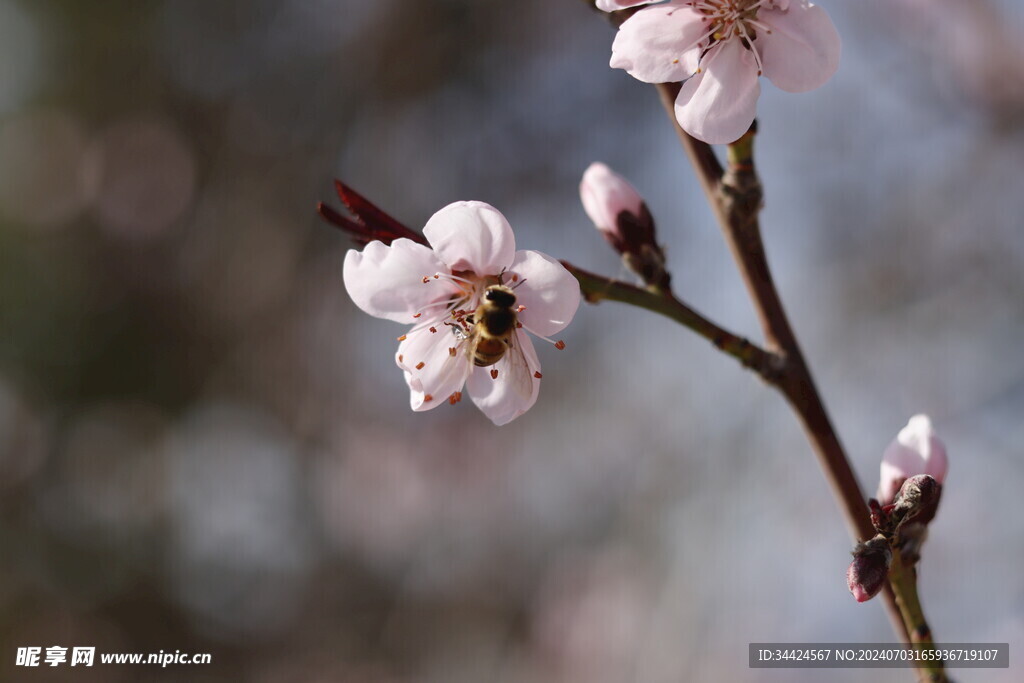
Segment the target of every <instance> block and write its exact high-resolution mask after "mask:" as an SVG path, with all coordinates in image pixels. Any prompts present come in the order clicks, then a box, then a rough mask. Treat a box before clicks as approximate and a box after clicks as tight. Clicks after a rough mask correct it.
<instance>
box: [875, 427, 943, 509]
mask: <svg viewBox="0 0 1024 683" xmlns="http://www.w3.org/2000/svg"><path fill="white" fill-rule="evenodd" d="M948 469H949V462H948V460H947V459H946V447H945V445H943V443H942V441H940V440H939V438H938V437H937V436H935V432H934V431H933V430H932V421H931V420H930V419H929V418H928V416H927V415H915V416H914V417H912V418H910V421H909V422H908V423H907V426H906V427H904V428H903V429H901V430H900V433H899V434H898V435H897V436H896V439H895V440H894V441H893V442H892V443H891V444H889V447H888V448H886V449H885V453H884V454H883V456H882V467H881V477H880V481H879V484H878V500H879V501H881V503H882V504H883V505H888V504H890V503H892V502H893V499H894V498H895V497H896V494H897V493H898V492H899V490H900V487H901V486H903V482H904V481H906V479H907V478H908V477H912V476H914V475H915V474H927V475H929V476H931V477H932V478H933V479H935V481H936V482H938V483H939V484H941V483H942V482H943V480H944V479H945V478H946V470H948Z"/></svg>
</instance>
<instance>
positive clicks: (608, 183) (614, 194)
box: [580, 161, 644, 239]
mask: <svg viewBox="0 0 1024 683" xmlns="http://www.w3.org/2000/svg"><path fill="white" fill-rule="evenodd" d="M580 199H581V200H582V201H583V209H584V210H585V211H586V212H587V215H588V216H590V220H592V221H593V222H594V225H596V226H597V227H598V229H599V230H601V231H602V232H606V233H612V235H614V236H616V237H619V238H620V239H621V235H619V228H618V225H619V214H621V213H622V212H623V211H625V212H627V213H629V214H632V215H633V216H636V217H639V216H640V214H641V213H642V208H641V207H642V206H643V203H644V200H643V199H642V198H641V197H640V193H639V192H637V191H636V188H634V187H633V186H632V185H630V184H629V181H628V180H626V179H625V178H623V177H622V176H620V175H619V174H618V173H616V172H615V171H613V170H612V169H610V168H608V166H606V165H605V164H602V163H601V162H599V161H595V162H594V163H592V164H591V165H590V167H589V168H588V169H587V170H586V172H584V174H583V180H582V181H580Z"/></svg>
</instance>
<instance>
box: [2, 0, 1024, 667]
mask: <svg viewBox="0 0 1024 683" xmlns="http://www.w3.org/2000/svg"><path fill="white" fill-rule="evenodd" d="M824 4H825V6H826V8H827V9H828V11H829V12H830V13H831V15H832V17H833V19H834V21H835V23H836V25H837V26H838V28H839V30H840V33H841V34H842V35H843V39H844V54H843V62H842V66H841V68H840V71H839V73H838V74H837V75H836V76H835V77H834V78H833V79H832V80H831V81H830V82H829V83H828V84H827V85H826V86H825V87H823V88H821V89H820V90H817V91H814V92H812V93H808V94H804V95H787V94H785V93H781V92H780V91H778V90H775V89H774V88H773V87H772V86H771V85H770V84H768V83H765V87H764V94H763V95H762V98H761V103H760V105H759V113H760V117H759V121H760V125H761V135H760V136H759V140H758V162H759V165H760V168H761V173H762V178H763V180H764V183H765V187H766V202H767V203H766V208H765V211H764V214H763V224H764V227H765V239H766V241H767V244H768V249H769V256H770V258H771V260H772V262H773V265H774V267H775V269H776V271H777V275H778V280H779V283H780V287H781V288H782V291H783V294H784V297H785V298H786V300H787V302H788V305H789V307H790V313H791V315H792V318H793V321H794V324H795V326H796V328H797V330H798V331H799V333H800V335H801V338H802V340H803V343H804V346H805V350H806V353H807V355H808V358H809V360H810V362H811V365H812V367H813V368H814V370H815V371H816V374H817V378H818V381H819V385H820V387H821V389H822V392H823V394H824V396H825V397H826V400H827V402H828V404H829V407H830V409H831V411H832V415H833V418H834V421H835V423H836V425H837V427H838V429H839V431H840V434H841V436H842V438H843V439H844V441H845V444H846V445H847V447H848V449H849V452H850V455H851V458H852V459H853V462H854V467H855V469H856V470H857V472H858V474H859V476H860V478H861V481H862V483H863V486H864V488H865V491H866V492H867V493H873V491H874V489H875V487H876V485H877V476H878V474H877V470H878V463H879V458H880V456H881V452H882V450H883V448H884V447H885V446H886V444H887V443H888V442H889V441H890V440H891V439H892V438H893V437H894V436H895V434H896V432H897V431H898V430H899V429H900V428H901V427H902V426H903V425H904V424H906V421H907V419H908V418H909V417H910V416H911V415H913V414H914V413H916V412H928V413H930V414H931V416H932V418H933V420H934V422H935V424H936V428H937V430H938V431H939V434H940V436H942V437H943V438H944V440H945V441H946V444H947V446H948V450H949V453H950V459H951V469H950V474H949V478H948V480H947V485H946V490H945V493H944V496H943V505H942V509H941V510H940V512H939V515H938V518H937V520H936V521H935V523H934V524H933V526H932V533H931V538H930V539H929V541H928V544H927V546H926V547H925V559H924V564H923V567H922V570H921V581H922V585H921V593H922V598H923V600H924V604H925V608H926V611H927V613H928V616H929V618H930V621H931V625H932V628H933V630H934V632H935V634H936V637H937V639H939V640H941V641H945V642H956V641H968V642H977V641H996V642H1009V643H1010V647H1011V653H1012V654H1011V661H1018V660H1019V654H1020V652H1021V651H1022V650H1021V648H1024V578H1022V577H1024V574H1022V573H1021V571H1020V559H1021V555H1020V552H1021V539H1022V538H1024V514H1022V513H1024V507H1022V503H1021V501H1022V497H1021V494H1020V492H1021V489H1022V486H1024V461H1022V459H1021V445H1020V444H1021V443H1022V442H1024V420H1022V417H1024V353H1022V351H1021V348H1022V342H1024V308H1022V305H1021V301H1022V300H1024V280H1022V277H1021V273H1022V272H1024V235H1022V233H1021V230H1020V221H1021V218H1020V217H1021V215H1022V214H1024V193H1022V192H1021V184H1020V183H1021V180H1020V179H1021V176H1022V171H1024V164H1022V159H1024V126H1022V124H1024V53H1022V50H1021V43H1020V41H1019V40H1018V37H1019V35H1020V34H1021V31H1022V29H1024V10H1022V8H1021V6H1020V5H1019V4H1018V3H1014V2H1013V1H1012V0H984V1H983V0H976V1H975V2H972V3H962V2H956V1H955V0H943V1H932V2H924V1H921V0H901V1H899V2H897V1H895V0H868V1H864V2H858V3H838V2H825V3H824ZM613 35H614V32H613V29H612V28H611V27H610V26H609V25H608V24H607V22H606V21H604V18H603V17H602V16H599V15H597V14H595V13H593V12H591V11H589V10H588V9H587V7H586V6H585V5H584V3H582V2H580V1H579V0H558V1H557V2H556V1H552V0H545V1H537V2H501V3H497V2H473V1H471V0H423V1H421V2H398V0H375V1H374V2H356V1H355V0H306V1H304V2H287V1H286V0H221V1H218V2H206V1H204V0H167V1H165V2H156V1H142V2H140V1H138V0H110V1H108V2H102V3H83V2H77V1H75V0H31V1H29V0H0V679H4V680H18V681H21V680H74V681H77V682H79V683H82V682H86V681H114V682H117V681H136V680H150V679H151V678H152V679H154V680H156V679H158V680H161V681H178V680H180V681H214V680H244V681H257V682H264V681H266V682H270V681H274V682H277V681H285V682H287V681H309V682H312V681H343V682H345V683H413V682H417V683H419V682H424V683H433V682H438V683H440V682H444V683H462V682H467V683H469V682H472V683H479V682H480V681H500V682H516V683H518V682H524V683H562V682H576V681H579V682H583V681H586V682H587V683H604V682H608V683H618V682H622V681H639V682H643V683H648V682H650V683H660V682H665V683H668V682H675V681H681V680H711V681H725V680H729V681H732V680H735V681H820V680H838V681H859V680H865V678H866V677H867V675H866V672H864V671H857V670H847V671H829V672H821V671H770V670H751V669H748V668H747V643H749V642H752V641H819V642H828V641H832V642H858V641H859V642H872V641H884V642H888V641H892V640H893V634H892V632H891V630H890V626H889V623H888V620H887V618H886V616H885V614H884V610H883V608H882V606H881V604H880V603H879V602H871V603H867V604H863V605H858V604H856V603H854V601H853V600H852V599H851V597H850V595H849V594H848V592H847V589H846V586H845V579H844V572H845V570H846V565H847V563H848V561H849V554H848V553H849V550H850V547H851V542H850V539H849V538H848V536H847V532H846V529H845V527H844V525H843V523H842V520H841V517H840V514H839V512H838V508H837V506H836V504H835V502H834V501H833V500H832V499H831V497H830V495H829V493H828V491H827V489H826V486H825V484H824V478H823V477H822V475H821V473H820V472H819V471H818V469H817V465H816V464H815V461H814V459H813V457H812V455H811V453H810V450H809V447H808V445H807V444H806V442H805V441H804V439H803V437H802V435H801V433H800V430H799V428H798V425H797V423H796V421H795V419H794V418H793V416H792V415H791V414H790V413H789V412H788V410H787V409H786V407H785V405H784V404H783V402H782V400H781V399H780V397H779V396H777V395H775V394H774V393H772V392H771V391H770V390H768V389H767V388H765V387H764V386H762V385H761V384H760V383H759V382H758V381H757V380H756V378H754V377H753V376H752V375H750V374H749V373H746V372H744V371H743V370H742V369H741V368H739V366H738V365H737V364H736V363H734V362H733V361H732V360H731V359H729V358H727V357H724V356H721V355H719V354H718V353H716V352H715V351H714V350H713V349H712V348H711V347H710V346H709V345H707V344H706V343H705V342H703V341H701V340H700V339H698V338H697V337H695V336H694V335H692V334H691V333H689V332H688V331H687V330H685V329H682V328H679V327H677V326H675V325H673V324H672V323H670V322H669V321H667V320H662V319H659V318H656V317H653V316H652V315H650V314H647V313H643V312H640V311H635V310H631V309H629V308H627V307H624V306H620V305H617V304H608V303H606V304H602V305H600V306H596V307H594V306H584V307H582V308H581V309H580V312H579V313H578V314H577V316H576V320H575V322H574V323H573V325H572V326H570V327H569V328H568V329H567V330H566V333H565V335H564V339H565V341H566V342H567V344H568V348H567V349H566V350H565V351H564V352H558V351H555V350H554V349H551V348H549V347H547V346H546V345H541V346H544V348H540V350H539V352H540V354H541V362H542V363H543V364H544V376H545V379H544V391H543V392H542V393H541V396H540V399H539V401H538V403H537V405H536V406H535V407H534V408H533V410H531V411H530V412H529V413H527V414H526V415H525V416H523V417H522V418H520V419H518V420H517V421H515V422H513V423H512V424H510V425H508V426H506V427H502V428H496V427H494V426H493V425H492V424H491V423H490V422H489V421H488V420H487V419H486V418H485V417H484V416H483V415H482V414H480V413H479V412H478V411H477V410H476V409H475V408H474V407H473V405H472V404H471V403H470V402H469V401H464V402H462V403H461V404H459V405H457V406H455V407H450V406H448V405H444V406H442V407H440V408H438V409H437V410H435V411H431V412H428V413H421V414H414V413H412V412H411V411H409V409H408V393H407V390H406V388H405V385H404V382H403V380H402V376H401V373H400V372H399V371H398V370H397V369H396V368H395V367H394V361H393V351H394V346H395V344H396V342H395V341H394V339H395V337H396V336H397V335H399V334H401V332H402V329H401V328H400V327H399V326H397V325H395V324H393V323H389V322H386V321H381V320H377V319H372V318H369V317H367V316H365V315H363V314H362V313H360V312H359V311H358V310H357V309H356V308H355V307H354V306H353V304H352V303H351V301H350V300H349V298H348V296H347V295H346V293H345V290H344V287H343V285H342V277H341V263H342V260H343V257H344V254H345V252H346V250H347V249H348V248H350V246H351V244H350V242H349V241H348V240H347V238H346V237H345V236H344V235H342V234H341V233H339V232H336V231H335V230H333V229H331V228H330V227H329V226H328V225H327V224H325V223H324V222H322V221H321V220H320V219H318V218H317V216H316V214H315V205H316V202H317V201H318V200H326V201H328V202H330V203H333V204H334V205H335V206H338V202H337V200H335V199H333V197H332V194H333V193H332V186H331V181H332V178H334V177H339V178H342V179H344V181H345V182H346V183H348V184H350V185H351V186H353V187H354V188H356V189H357V190H358V191H360V192H362V193H363V194H365V195H366V196H367V197H368V198H370V199H371V200H373V201H374V202H376V203H378V204H379V205H380V206H382V207H383V208H385V209H386V210H388V211H389V212H391V213H392V214H393V215H395V216H396V217H397V218H399V219H400V220H403V221H404V222H406V223H407V224H409V225H411V226H413V227H419V226H422V224H423V223H424V222H425V221H426V219H427V218H428V217H429V216H430V215H431V214H432V213H433V212H434V211H436V210H437V209H439V208H440V207H442V206H444V205H446V204H448V203H450V202H452V201H455V200H460V199H479V200H483V201H487V202H490V203H492V204H494V205H495V206H497V207H498V208H499V209H501V210H502V211H503V212H504V213H505V215H506V216H507V217H508V218H509V220H510V221H511V223H512V225H513V226H514V227H515V228H516V231H517V240H518V244H519V245H520V247H521V248H534V249H538V250H541V251H544V252H547V253H550V254H552V255H554V256H556V257H559V258H565V259H568V260H571V261H572V262H574V263H576V264H577V265H579V266H582V267H585V268H588V269H591V270H595V271H599V272H604V273H606V274H609V275H616V274H618V275H620V276H623V277H627V275H626V274H625V273H624V272H623V271H622V269H621V267H620V266H619V264H618V262H617V259H616V257H615V255H614V254H612V253H611V251H610V250H608V249H607V247H606V246H605V244H604V242H603V241H602V240H601V239H600V238H599V236H598V235H597V233H596V231H595V230H594V229H593V227H592V226H591V225H590V224H589V223H588V221H587V218H586V216H585V215H584V213H583V211H582V209H581V207H580V205H579V200H578V194H577V186H578V183H579V178H580V175H581V174H582V172H583V170H584V169H585V168H586V166H587V165H588V164H589V163H590V162H592V161H595V160H602V161H605V162H607V163H609V164H610V165H611V166H612V167H613V168H615V169H617V170H618V171H620V172H621V173H623V174H625V175H626V176H628V177H629V178H630V179H631V180H632V181H633V182H634V184H635V185H636V186H637V187H638V188H639V189H640V190H641V192H642V193H643V194H644V195H645V197H646V198H647V201H648V204H649V206H650V208H651V210H652V212H653V213H654V215H655V216H656V218H657V219H658V224H659V230H660V237H661V240H662V241H663V242H664V243H665V244H666V246H667V250H668V256H669V263H670V267H671V269H672V272H673V275H674V282H675V284H676V288H677V291H678V292H679V294H680V295H681V296H682V297H683V298H685V299H686V300H688V301H689V302H690V303H692V304H693V305H694V306H695V307H697V308H698V309H700V310H702V311H705V312H707V313H708V314H710V315H711V316H712V317H713V318H715V319H717V320H719V321H720V322H722V323H723V324H725V325H726V326H728V327H730V328H733V329H735V330H737V331H739V332H741V333H744V334H747V335H749V336H751V337H753V338H757V337H758V329H757V325H756V321H755V318H754V315H753V312H752V310H751V308H750V305H749V303H748V301H747V299H746V296H745V293H744V291H743V288H742V285H741V284H740V281H739V278H738V276H737V275H736V273H735V270H734V268H733V265H732V263H731V260H730V258H729V255H728V253H727V250H726V249H725V247H724V245H723V243H722V241H721V238H720V236H719V234H718V231H717V228H716V226H715V224H714V223H713V221H712V218H711V216H710V214H709V212H708V210H707V209H706V207H705V204H704V200H703V198H702V196H701V194H700V192H699V189H698V187H697V184H696V182H695V180H694V178H693V175H692V172H691V171H690V169H689V168H688V165H687V162H686V160H685V157H684V156H683V154H682V152H681V150H680V148H679V146H678V144H677V142H676V140H675V137H674V133H673V132H672V130H671V128H670V127H669V125H668V124H667V122H666V119H665V115H664V113H663V112H662V110H661V108H660V106H659V104H658V100H657V95H656V93H655V92H654V91H653V89H651V88H650V87H649V86H645V85H643V84H641V83H638V82H636V81H634V80H633V79H631V78H630V77H629V76H627V75H626V74H625V73H623V72H621V71H613V70H611V69H609V68H608V67H607V62H608V58H609V54H610V44H611V40H612V38H613ZM55 644H56V645H64V646H67V647H71V646H79V645H86V646H89V645H91V646H95V647H96V648H97V651H98V652H156V651H158V650H164V651H174V650H181V651H183V652H209V653H211V654H212V655H213V664H212V665H210V666H193V667H188V666H177V667H174V666H172V667H169V668H167V669H164V670H160V669H159V668H157V667H128V666H121V667H116V666H107V667H94V668H93V669H85V670H83V669H79V668H76V669H75V670H73V671H72V670H69V668H68V667H66V666H65V667H60V668H56V669H51V668H49V667H42V668H40V669H24V668H15V667H14V660H15V650H16V648H17V647H19V646H43V647H47V646H50V645H55ZM956 678H957V679H958V680H961V681H1016V680H1020V672H1019V670H1017V671H1014V670H1012V669H1011V670H1009V671H1007V670H1001V671H999V670H997V671H966V670H965V671H960V672H958V673H957V674H956ZM871 679H872V680H877V681H890V680H891V681H907V680H911V676H910V674H909V673H907V672H899V671H879V672H874V673H872V674H871Z"/></svg>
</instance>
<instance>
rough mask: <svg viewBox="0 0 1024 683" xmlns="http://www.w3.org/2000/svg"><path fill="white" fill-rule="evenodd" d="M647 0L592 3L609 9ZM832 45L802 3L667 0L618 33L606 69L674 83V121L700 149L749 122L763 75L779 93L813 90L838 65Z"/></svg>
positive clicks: (825, 24)
mask: <svg viewBox="0 0 1024 683" xmlns="http://www.w3.org/2000/svg"><path fill="white" fill-rule="evenodd" d="M651 2H655V0H598V2H597V7H598V8H600V9H603V10H605V11H609V12H610V11H614V10H618V9H624V8H627V7H635V6H638V5H647V4H650V3H651ZM839 52H840V39H839V34H838V32H837V31H836V28H835V26H834V25H833V24H832V20H831V19H830V18H829V16H828V14H826V13H825V10H823V9H822V8H820V7H818V6H816V5H813V4H811V3H810V2H807V0H672V2H667V3H664V4H659V5H655V6H653V7H645V8H643V9H641V10H640V11H638V12H637V13H636V14H634V15H633V16H632V17H630V18H629V19H627V20H626V21H625V22H624V23H623V24H622V26H620V27H619V32H618V35H616V37H615V42H614V43H613V44H612V58H611V66H612V67H614V68H617V69H625V70H626V71H627V72H628V73H629V74H630V75H631V76H633V77H634V78H637V79H639V80H641V81H644V82H646V83H674V82H682V83H683V85H682V88H681V89H680V91H679V96H678V97H677V98H676V102H675V114H676V119H677V120H678V121H679V125H680V126H682V127H683V129H684V130H685V131H686V132H688V133H689V134H690V135H692V136H694V137H695V138H698V139H700V140H703V141H705V142H708V143H712V144H717V143H728V142H733V141H735V140H736V139H738V138H739V137H740V136H742V135H743V134H744V133H746V132H747V129H748V128H749V127H750V125H751V124H752V123H753V121H754V115H755V113H756V109H757V98H758V95H760V93H761V85H760V82H759V78H758V77H759V76H761V75H764V76H766V77H767V78H768V80H770V81H771V82H772V83H774V84H775V85H776V86H777V87H779V88H781V89H782V90H785V91H787V92H805V91H807V90H813V89H814V88H817V87H819V86H821V85H822V84H824V83H825V81H827V80H828V79H829V78H830V77H831V76H832V74H833V73H835V71H836V68H837V67H838V66H839Z"/></svg>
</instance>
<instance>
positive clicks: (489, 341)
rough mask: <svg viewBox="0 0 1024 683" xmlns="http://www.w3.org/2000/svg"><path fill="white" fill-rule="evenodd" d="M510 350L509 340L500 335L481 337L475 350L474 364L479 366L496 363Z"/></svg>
mask: <svg viewBox="0 0 1024 683" xmlns="http://www.w3.org/2000/svg"><path fill="white" fill-rule="evenodd" d="M507 350H508V342H506V341H505V340H504V339H502V338H500V337H485V338H482V339H480V340H479V341H478V342H477V344H476V348H475V349H474V350H473V364H474V365H476V366H477V367H481V368H483V367H487V366H488V365H494V364H495V363H497V362H498V361H499V360H501V358H502V356H504V355H505V352H506V351H507Z"/></svg>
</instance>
